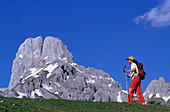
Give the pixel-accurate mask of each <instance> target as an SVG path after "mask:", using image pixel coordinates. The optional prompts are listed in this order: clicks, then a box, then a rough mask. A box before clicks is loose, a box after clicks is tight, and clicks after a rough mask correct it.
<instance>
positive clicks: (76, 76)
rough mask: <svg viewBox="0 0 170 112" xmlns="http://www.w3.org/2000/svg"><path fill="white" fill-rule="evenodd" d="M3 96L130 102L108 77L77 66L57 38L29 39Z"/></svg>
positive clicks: (119, 87)
mask: <svg viewBox="0 0 170 112" xmlns="http://www.w3.org/2000/svg"><path fill="white" fill-rule="evenodd" d="M0 95H3V96H5V97H17V98H23V97H26V98H46V99H49V98H55V99H59V98H62V99H70V100H90V101H119V102H125V101H127V93H126V92H125V91H123V90H122V87H121V85H120V84H119V83H118V82H116V81H115V80H114V79H113V78H111V77H110V75H109V74H107V73H105V72H104V71H102V70H97V69H94V68H91V67H88V68H87V69H86V68H85V67H83V66H80V65H78V64H76V63H74V60H73V56H72V54H71V53H70V52H69V51H68V50H67V47H66V46H65V45H64V44H63V42H62V41H61V40H59V39H58V38H54V37H51V36H48V37H46V38H45V40H44V41H42V37H37V38H29V39H27V40H26V41H25V42H24V43H23V44H22V45H21V46H20V47H19V50H18V52H17V54H16V58H15V59H14V62H13V67H12V75H11V81H10V84H9V88H7V89H5V90H3V91H0Z"/></svg>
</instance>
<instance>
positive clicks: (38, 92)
mask: <svg viewBox="0 0 170 112" xmlns="http://www.w3.org/2000/svg"><path fill="white" fill-rule="evenodd" d="M35 93H36V94H37V95H38V96H43V94H42V93H41V92H40V90H39V89H35Z"/></svg>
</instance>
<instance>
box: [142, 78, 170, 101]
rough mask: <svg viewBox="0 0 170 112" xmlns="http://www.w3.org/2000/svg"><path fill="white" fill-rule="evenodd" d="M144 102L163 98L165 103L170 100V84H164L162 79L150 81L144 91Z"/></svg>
mask: <svg viewBox="0 0 170 112" xmlns="http://www.w3.org/2000/svg"><path fill="white" fill-rule="evenodd" d="M144 97H145V100H150V99H152V98H163V99H164V100H165V101H166V102H167V101H168V100H169V99H170V83H166V81H165V79H164V78H163V77H160V78H159V80H152V81H151V83H150V84H149V85H148V87H147V88H146V90H145V93H144Z"/></svg>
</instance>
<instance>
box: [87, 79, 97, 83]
mask: <svg viewBox="0 0 170 112" xmlns="http://www.w3.org/2000/svg"><path fill="white" fill-rule="evenodd" d="M86 82H87V83H95V80H92V79H91V78H89V80H88V81H86Z"/></svg>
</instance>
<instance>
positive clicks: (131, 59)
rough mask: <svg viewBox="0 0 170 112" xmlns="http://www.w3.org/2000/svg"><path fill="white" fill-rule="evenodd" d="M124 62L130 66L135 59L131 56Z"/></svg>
mask: <svg viewBox="0 0 170 112" xmlns="http://www.w3.org/2000/svg"><path fill="white" fill-rule="evenodd" d="M126 60H128V62H129V64H131V63H133V62H134V61H135V58H134V57H133V56H130V57H128V58H127V59H126Z"/></svg>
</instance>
